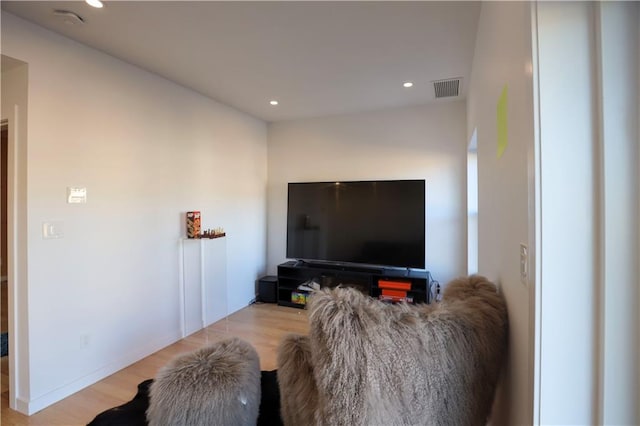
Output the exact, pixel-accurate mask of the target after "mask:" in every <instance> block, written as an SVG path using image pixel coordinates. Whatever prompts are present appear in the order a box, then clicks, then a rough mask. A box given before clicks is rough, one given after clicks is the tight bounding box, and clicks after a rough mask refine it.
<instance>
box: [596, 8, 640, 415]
mask: <svg viewBox="0 0 640 426" xmlns="http://www.w3.org/2000/svg"><path fill="white" fill-rule="evenodd" d="M596 22H597V23H598V27H597V29H598V33H599V38H598V39H597V41H598V44H599V60H598V68H599V72H598V76H599V80H600V81H599V90H600V94H599V96H598V101H599V102H600V103H601V108H600V123H601V126H602V127H601V130H600V147H599V154H600V160H601V166H600V167H601V168H600V170H601V174H600V188H601V191H602V197H601V199H600V202H601V205H602V211H601V213H602V217H601V221H602V225H601V230H600V233H601V236H602V237H601V238H602V247H601V254H602V256H603V258H602V262H603V266H602V269H601V276H600V280H601V287H600V299H601V303H602V305H603V306H602V322H603V325H602V340H601V344H600V346H601V351H600V354H599V356H600V357H601V360H600V362H601V376H602V384H601V387H602V391H601V392H602V404H603V406H602V413H601V417H600V419H601V420H599V423H602V424H628V425H631V424H639V423H640V414H639V413H638V411H637V410H638V407H637V405H638V404H637V402H638V401H639V400H640V381H639V379H638V373H639V371H640V369H639V368H638V364H639V362H640V349H639V348H638V343H639V340H638V331H639V329H640V325H639V324H640V318H639V317H638V305H637V301H638V295H639V293H640V291H639V289H638V263H639V262H638V253H639V245H640V242H639V241H638V237H637V235H638V228H639V223H638V222H639V219H638V217H639V216H640V215H639V210H638V198H639V197H638V194H639V191H640V190H639V189H638V187H639V184H638V179H639V176H640V175H639V172H638V169H639V168H640V167H639V164H640V163H639V162H638V152H639V148H638V140H639V138H638V119H637V117H638V111H639V108H638V101H639V98H638V88H639V86H640V85H639V82H638V77H639V76H640V67H639V66H638V60H639V57H640V54H639V52H640V42H639V41H638V34H639V30H638V27H639V26H640V7H639V5H638V3H637V2H635V3H634V2H627V3H625V2H603V3H601V4H600V5H599V7H598V8H596Z"/></svg>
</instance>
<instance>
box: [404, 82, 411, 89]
mask: <svg viewBox="0 0 640 426" xmlns="http://www.w3.org/2000/svg"><path fill="white" fill-rule="evenodd" d="M402 86H403V87H407V88H409V87H412V86H413V83H412V82H410V81H405V82H404V83H402Z"/></svg>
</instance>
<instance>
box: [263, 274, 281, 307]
mask: <svg viewBox="0 0 640 426" xmlns="http://www.w3.org/2000/svg"><path fill="white" fill-rule="evenodd" d="M277 294H278V278H277V277H274V276H273V275H267V276H265V277H262V278H260V279H259V280H258V301H260V302H265V303H276V301H277V299H278V297H277Z"/></svg>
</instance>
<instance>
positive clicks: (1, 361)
mask: <svg viewBox="0 0 640 426" xmlns="http://www.w3.org/2000/svg"><path fill="white" fill-rule="evenodd" d="M8 141H9V127H8V124H7V122H6V121H2V123H0V395H2V396H4V393H5V392H8V391H9V356H8V340H9V337H8V331H9V315H8V312H9V304H8V294H7V291H8V288H7V287H8V285H7V284H8V280H7V276H8V271H7V263H8V262H7V146H8Z"/></svg>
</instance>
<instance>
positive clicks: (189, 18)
mask: <svg viewBox="0 0 640 426" xmlns="http://www.w3.org/2000/svg"><path fill="white" fill-rule="evenodd" d="M2 9H3V10H5V11H8V12H10V13H12V14H15V15H17V16H20V17H22V18H24V19H27V20H29V21H32V22H35V23H37V24H39V25H42V26H43V27H46V28H48V29H50V30H53V31H56V32H58V33H61V34H63V35H65V36H67V37H70V38H72V39H74V40H77V41H79V42H82V43H84V44H87V45H89V46H92V47H94V48H96V49H99V50H101V51H103V52H106V53H108V54H110V55H113V56H115V57H118V58H121V59H123V60H125V61H127V62H129V63H131V64H134V65H137V66H139V67H141V68H144V69H146V70H148V71H151V72H153V73H156V74H158V75H161V76H163V77H165V78H167V79H170V80H172V81H175V82H177V83H179V84H181V85H184V86H187V87H190V88H192V89H193V90H196V91H198V92H200V93H202V94H205V95H207V96H209V97H211V98H213V99H216V100H218V101H220V102H222V103H224V104H227V105H230V106H233V107H235V108H237V109H239V110H241V111H244V112H247V113H249V114H251V115H253V116H255V117H258V118H260V119H263V120H265V121H280V120H289V119H296V118H303V117H315V116H324V115H333V114H345V113H351V112H359V111H366V110H375V109H383V108H392V107H401V106H409V105H421V104H427V103H430V102H446V101H447V100H446V99H439V100H437V101H436V100H435V97H434V90H433V85H432V84H431V81H433V80H440V79H446V78H454V77H462V78H463V81H462V92H461V96H460V98H463V97H464V96H465V94H466V82H468V81H469V74H470V72H471V62H472V59H473V49H474V46H475V38H476V29H477V23H478V17H479V13H480V3H478V2H395V1H388V2H385V1H379V2H357V1H356V2H348V1H336V2H329V1H317V2H312V1H298V2H295V1H285V2H269V1H258V2H214V1H195V2H193V1H159V2H158V1H105V7H104V8H102V9H94V8H92V7H90V6H88V5H87V4H86V3H84V2H83V1H66V2H59V1H2ZM54 9H65V10H70V11H73V12H75V13H77V14H78V15H80V16H81V17H82V18H83V19H84V21H85V23H84V24H82V25H69V24H65V23H64V22H63V20H62V19H61V18H59V17H56V16H55V15H54V14H53V10H54ZM407 80H410V81H412V82H414V87H412V88H410V89H405V88H403V87H402V83H403V82H404V81H407ZM271 99H277V100H278V101H279V102H280V104H279V105H278V106H277V107H272V106H270V105H269V101H270V100H271Z"/></svg>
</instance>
